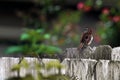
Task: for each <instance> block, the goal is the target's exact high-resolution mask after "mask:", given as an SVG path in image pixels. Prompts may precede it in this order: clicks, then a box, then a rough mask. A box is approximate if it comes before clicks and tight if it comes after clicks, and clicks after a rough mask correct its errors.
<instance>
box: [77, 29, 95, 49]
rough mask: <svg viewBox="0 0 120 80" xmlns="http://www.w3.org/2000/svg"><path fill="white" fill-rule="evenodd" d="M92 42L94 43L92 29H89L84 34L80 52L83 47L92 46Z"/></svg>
mask: <svg viewBox="0 0 120 80" xmlns="http://www.w3.org/2000/svg"><path fill="white" fill-rule="evenodd" d="M92 41H93V35H92V29H88V28H87V30H86V31H84V33H83V34H82V37H81V40H80V45H79V47H78V50H80V49H82V48H83V47H87V46H88V45H90V44H91V42H92Z"/></svg>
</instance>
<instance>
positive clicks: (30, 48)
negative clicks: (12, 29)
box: [5, 29, 61, 55]
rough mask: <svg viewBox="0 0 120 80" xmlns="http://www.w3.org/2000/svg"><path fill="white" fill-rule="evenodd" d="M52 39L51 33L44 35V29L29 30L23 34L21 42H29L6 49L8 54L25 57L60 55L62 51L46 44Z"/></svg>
mask: <svg viewBox="0 0 120 80" xmlns="http://www.w3.org/2000/svg"><path fill="white" fill-rule="evenodd" d="M50 38H51V35H50V33H44V30H43V29H36V30H35V29H27V30H25V32H24V33H23V34H21V37H20V40H21V41H22V42H23V41H27V42H28V43H25V44H23V45H18V46H11V47H9V48H7V49H6V51H5V52H6V53H7V54H11V53H22V54H24V55H36V54H37V55H38V54H48V55H49V54H50V55H51V54H54V53H60V52H61V49H60V48H58V47H56V46H52V45H49V44H46V43H45V42H46V41H49V40H50Z"/></svg>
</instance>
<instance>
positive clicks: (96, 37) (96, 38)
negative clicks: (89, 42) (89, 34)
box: [94, 34, 101, 43]
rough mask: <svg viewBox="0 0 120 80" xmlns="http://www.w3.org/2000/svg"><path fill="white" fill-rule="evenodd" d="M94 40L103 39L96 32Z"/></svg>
mask: <svg viewBox="0 0 120 80" xmlns="http://www.w3.org/2000/svg"><path fill="white" fill-rule="evenodd" d="M94 40H95V42H97V43H99V42H100V41H101V37H100V36H99V35H97V34H96V35H95V36H94Z"/></svg>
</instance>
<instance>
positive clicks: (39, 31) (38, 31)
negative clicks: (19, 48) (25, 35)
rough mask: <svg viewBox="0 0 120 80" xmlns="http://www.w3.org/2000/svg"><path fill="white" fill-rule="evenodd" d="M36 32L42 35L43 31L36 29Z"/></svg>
mask: <svg viewBox="0 0 120 80" xmlns="http://www.w3.org/2000/svg"><path fill="white" fill-rule="evenodd" d="M36 32H37V33H43V32H44V29H37V30H36Z"/></svg>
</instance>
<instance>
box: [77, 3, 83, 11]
mask: <svg viewBox="0 0 120 80" xmlns="http://www.w3.org/2000/svg"><path fill="white" fill-rule="evenodd" d="M83 7H84V3H83V2H79V3H78V4H77V9H78V10H81V9H83Z"/></svg>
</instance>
